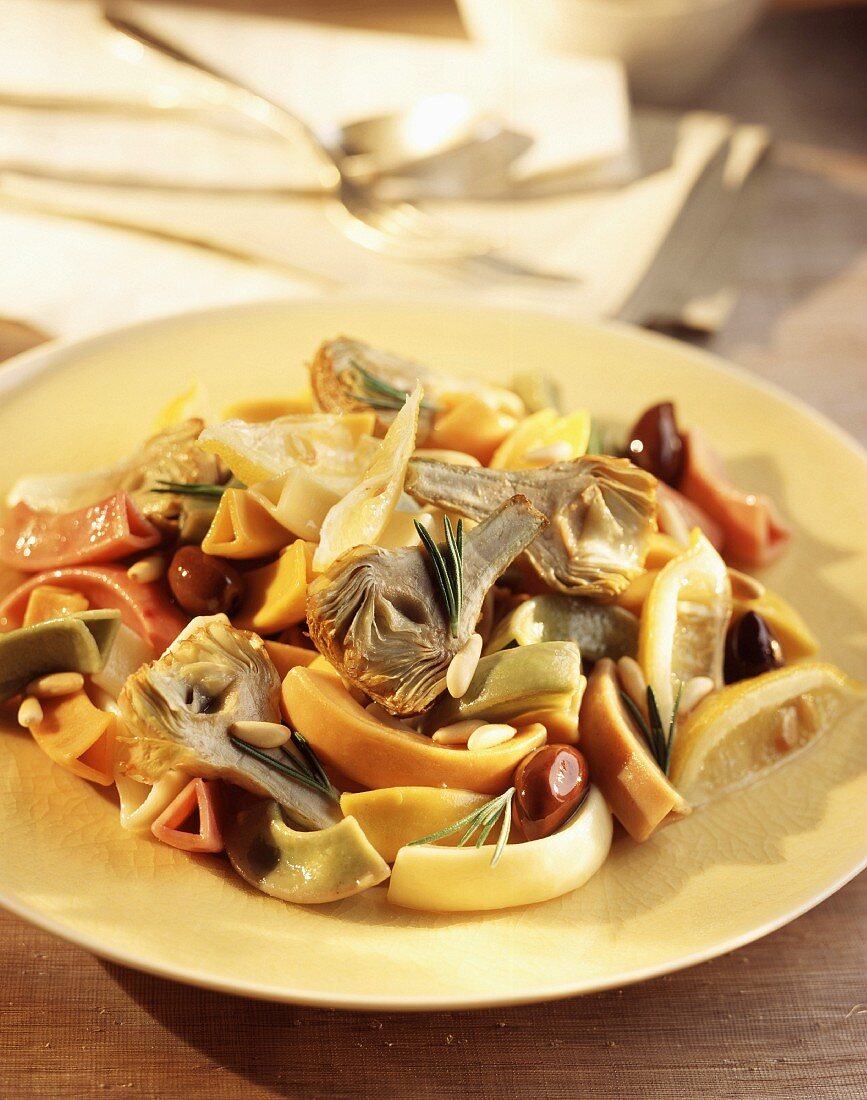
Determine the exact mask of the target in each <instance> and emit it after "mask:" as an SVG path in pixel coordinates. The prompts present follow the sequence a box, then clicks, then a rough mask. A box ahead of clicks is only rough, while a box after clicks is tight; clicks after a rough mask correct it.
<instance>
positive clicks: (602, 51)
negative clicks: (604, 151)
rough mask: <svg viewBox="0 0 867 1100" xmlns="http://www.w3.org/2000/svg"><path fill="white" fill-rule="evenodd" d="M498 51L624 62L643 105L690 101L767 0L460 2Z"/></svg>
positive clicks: (474, 28) (469, 23)
mask: <svg viewBox="0 0 867 1100" xmlns="http://www.w3.org/2000/svg"><path fill="white" fill-rule="evenodd" d="M457 3H458V7H459V9H460V12H461V18H462V19H463V22H464V26H465V27H466V29H467V32H468V33H469V34H470V36H471V37H472V38H474V39H476V40H478V41H480V42H484V43H488V44H490V45H491V46H494V47H497V48H502V49H507V50H510V51H514V50H527V49H531V50H543V51H553V52H557V53H577V54H584V55H591V56H595V57H614V58H618V59H619V60H620V61H622V62H623V64H624V65H625V66H626V70H627V73H628V75H629V82H630V86H631V89H632V93H633V95H634V96H635V98H636V99H638V100H647V101H651V102H656V103H683V102H684V101H685V100H688V99H689V98H690V97H691V96H694V95H695V94H696V93H697V92H698V91H699V90H700V89H701V87H702V86H703V85H704V84H705V83H706V82H707V81H708V79H709V78H710V77H711V76H713V74H714V73H715V72H716V71H717V69H718V68H719V67H720V66H721V65H722V64H723V62H724V61H725V60H726V58H727V57H728V55H729V54H730V53H731V51H732V50H733V49H734V48H735V46H736V45H737V44H738V43H739V42H740V41H741V40H742V39H743V38H744V36H745V35H746V34H747V32H748V31H749V30H750V29H751V28H752V26H753V24H754V23H755V22H756V20H757V18H758V16H759V14H760V13H761V11H762V9H763V7H764V6H765V0H457Z"/></svg>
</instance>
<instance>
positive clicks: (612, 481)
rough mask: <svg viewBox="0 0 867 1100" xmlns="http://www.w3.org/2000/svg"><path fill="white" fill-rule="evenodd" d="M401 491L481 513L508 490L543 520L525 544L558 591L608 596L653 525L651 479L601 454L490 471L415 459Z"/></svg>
mask: <svg viewBox="0 0 867 1100" xmlns="http://www.w3.org/2000/svg"><path fill="white" fill-rule="evenodd" d="M405 489H406V492H407V493H409V495H410V496H412V497H414V498H415V500H417V501H419V502H420V503H422V504H436V505H437V506H438V507H440V508H448V509H451V510H453V511H455V512H458V513H460V514H461V515H464V516H468V517H470V518H471V519H482V518H483V517H484V516H486V515H488V514H489V513H490V512H492V511H493V510H494V508H496V507H497V505H498V504H500V503H501V502H502V501H503V500H507V499H508V498H509V497H511V496H512V495H514V494H515V493H521V494H523V495H524V496H526V497H527V499H528V500H529V501H530V503H531V504H532V505H533V507H534V508H537V509H538V510H539V511H540V512H541V513H542V514H543V515H544V516H546V517H547V518H548V519H549V520H550V524H549V525H548V526H547V527H546V528H545V529H544V530H543V531H542V532H541V533H540V535H539V537H538V538H537V539H536V540H535V542H533V543H532V545H531V546H530V547H529V548H528V550H527V556H528V557H529V559H530V561H531V562H532V564H533V567H534V568H535V570H536V571H537V572H538V574H539V575H540V576H541V577H542V579H543V580H544V581H545V582H546V584H549V585H550V586H551V587H552V588H556V589H558V590H559V591H560V592H567V593H574V594H576V595H581V596H594V597H611V596H616V595H617V594H618V593H619V592H622V591H623V589H624V588H626V586H627V585H628V584H629V582H630V580H631V579H632V578H633V577H636V576H637V575H638V574H639V573H640V572H641V571H642V567H643V564H644V558H645V556H646V554H647V550H648V547H649V544H650V536H651V535H652V534H653V532H654V531H655V530H656V520H655V515H656V479H655V478H654V477H652V476H651V475H650V474H648V473H645V471H644V470H639V469H638V467H637V466H633V465H632V463H631V462H628V461H627V460H626V459H621V458H609V457H608V456H606V455H598V456H585V457H583V458H576V459H574V460H573V461H572V462H558V463H556V464H554V465H552V466H544V467H542V469H539V470H489V469H483V468H478V467H471V466H451V465H448V464H446V463H445V462H434V461H431V460H430V459H418V458H414V459H412V461H411V462H410V464H409V469H408V471H407V477H406V483H405Z"/></svg>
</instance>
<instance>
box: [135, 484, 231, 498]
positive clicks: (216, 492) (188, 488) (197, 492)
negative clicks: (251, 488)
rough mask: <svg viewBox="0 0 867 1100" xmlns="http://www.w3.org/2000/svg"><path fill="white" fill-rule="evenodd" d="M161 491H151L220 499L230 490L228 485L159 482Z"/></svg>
mask: <svg viewBox="0 0 867 1100" xmlns="http://www.w3.org/2000/svg"><path fill="white" fill-rule="evenodd" d="M158 484H159V485H161V486H162V488H161V489H151V492H152V493H174V494H176V495H178V496H190V497H214V498H215V499H219V498H220V497H221V496H222V495H223V493H225V491H226V490H227V489H228V488H229V486H228V485H187V484H186V483H184V482H182V481H159V482H158Z"/></svg>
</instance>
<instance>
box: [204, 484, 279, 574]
mask: <svg viewBox="0 0 867 1100" xmlns="http://www.w3.org/2000/svg"><path fill="white" fill-rule="evenodd" d="M289 538H290V536H289V532H288V531H287V530H286V528H285V527H283V526H281V525H280V524H279V523H278V522H277V521H276V520H275V519H272V517H271V516H270V515H269V514H268V512H267V511H266V509H265V508H264V506H263V505H262V504H261V502H260V501H258V500H257V499H256V498H255V497H254V496H251V495H250V493H248V492H246V490H244V489H227V490H226V491H225V492H224V493H223V495H222V497H221V498H220V503H219V506H218V508H217V512H216V515H215V516H214V518H213V520H212V521H211V526H210V528H209V529H208V533H207V534H206V535H205V537H204V538H203V539H202V549H203V550H204V552H205V553H206V554H215V555H216V556H217V557H220V558H235V559H244V558H264V557H267V556H268V555H269V554H275V553H276V552H277V551H278V550H280V549H281V548H282V547H284V546H285V545H286V543H287V542H289Z"/></svg>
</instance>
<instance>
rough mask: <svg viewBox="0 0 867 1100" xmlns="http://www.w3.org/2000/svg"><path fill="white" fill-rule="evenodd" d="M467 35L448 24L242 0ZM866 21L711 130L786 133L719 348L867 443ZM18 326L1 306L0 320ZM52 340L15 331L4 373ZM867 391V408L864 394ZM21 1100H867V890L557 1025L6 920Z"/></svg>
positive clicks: (771, 31) (823, 21)
mask: <svg viewBox="0 0 867 1100" xmlns="http://www.w3.org/2000/svg"><path fill="white" fill-rule="evenodd" d="M212 3H213V5H214V6H223V7H227V8H228V7H236V8H239V7H246V8H251V7H252V8H255V9H257V10H261V11H268V12H269V13H287V14H292V15H296V16H300V17H304V18H323V19H328V20H329V21H333V22H342V23H346V24H350V25H355V26H375V27H382V28H389V29H396V30H405V31H411V32H419V33H432V34H460V33H461V32H460V26H459V23H458V22H457V17H456V14H455V11H454V8H453V6H452V4H451V2H450V0H427V2H426V3H421V2H418V0H417V2H415V3H408V2H406V0H390V2H389V0H330V2H329V3H325V2H323V0H292V2H283V0H256V2H255V3H253V4H244V3H242V2H241V0H236V2H235V3H232V2H231V0H221V2H220V3H219V4H217V2H216V0H212ZM865 56H867V9H865V8H863V7H861V8H860V9H859V8H846V7H843V8H839V9H836V8H835V9H832V10H828V11H823V12H819V11H816V12H806V13H800V12H799V13H794V12H786V13H782V12H781V13H776V14H774V15H773V16H771V17H769V18H768V20H767V21H766V22H765V24H764V25H763V27H762V28H761V29H760V30H759V32H758V34H757V35H756V36H755V38H754V39H753V40H752V42H751V43H750V44H749V45H748V46H747V47H746V48H745V49H744V50H743V51H742V52H741V53H740V55H739V56H738V57H737V58H736V59H735V60H734V62H733V63H732V64H731V65H730V66H729V68H728V69H727V71H726V72H725V73H723V74H722V75H721V77H720V78H719V79H718V80H717V82H716V84H715V85H714V86H713V87H712V88H711V89H710V90H709V91H708V92H707V94H706V95H705V96H704V98H703V99H702V101H701V103H700V104H698V105H700V106H704V107H708V108H710V109H714V110H724V111H728V112H731V113H732V114H734V115H736V116H737V117H739V118H742V119H744V120H748V121H758V122H765V123H767V124H769V125H770V126H771V127H772V129H773V131H774V133H775V135H776V137H777V139H778V142H777V145H776V147H775V150H774V153H773V156H772V159H771V162H770V164H769V165H768V167H767V169H766V171H765V172H764V174H763V176H762V178H761V180H760V186H759V188H758V190H759V196H758V198H759V202H758V206H757V211H756V214H755V223H754V227H753V231H752V234H751V235H750V238H749V245H748V248H747V251H746V254H745V255H744V257H743V270H742V275H741V285H742V295H741V299H740V303H739V305H738V307H737V309H736V311H735V314H734V316H733V317H732V319H731V321H730V323H729V325H728V326H727V327H726V329H725V331H724V332H722V333H720V334H719V335H717V336H715V337H713V338H712V339H710V340H709V341H708V346H709V347H710V348H712V349H713V350H717V351H719V352H721V353H722V354H724V355H726V356H727V357H728V358H730V359H732V360H734V361H735V362H738V363H740V364H741V365H742V366H744V367H746V368H747V369H748V370H751V371H754V372H756V373H757V374H759V375H761V376H762V377H764V378H768V379H772V380H774V381H775V382H777V383H779V384H780V385H781V386H783V387H784V388H786V389H787V390H789V391H790V392H792V393H795V394H797V395H799V396H800V397H802V398H804V399H806V400H807V401H808V402H809V403H810V404H811V405H813V406H815V407H817V408H819V409H820V410H822V411H823V412H825V413H826V414H827V415H828V416H830V417H831V418H832V419H834V420H836V421H837V422H838V423H839V424H841V425H842V426H843V427H844V428H846V429H847V430H848V431H849V432H851V433H852V434H853V435H855V436H857V437H858V438H860V439H861V440H862V441H865V440H867V386H864V384H863V383H864V379H865V371H864V363H865V362H867V309H865V303H867V113H865V110H864V104H865V103H867V66H864V64H863V59H864V57H865ZM2 314H3V303H2V302H0V318H2ZM42 339H43V336H42V335H41V334H40V333H38V332H34V331H33V330H31V329H28V328H26V327H25V326H22V325H19V324H16V323H15V322H14V321H13V320H11V319H7V320H5V321H4V320H2V319H0V359H2V358H5V357H8V356H10V355H12V354H14V353H15V352H16V351H19V350H23V349H24V348H26V347H29V346H33V345H35V344H38V343H39V342H41V340H42ZM859 382H860V385H859ZM0 966H2V973H3V974H4V975H5V981H4V986H3V992H2V995H0V1008H2V1012H3V1024H4V1026H3V1029H2V1034H0V1096H3V1097H9V1098H14V1100H19V1098H21V1100H24V1098H26V1097H37V1096H39V1097H56V1098H60V1097H76V1098H79V1097H97V1096H106V1095H114V1094H117V1095H121V1096H132V1097H136V1098H138V1097H142V1098H144V1097H160V1098H165V1097H177V1096H184V1097H187V1098H189V1100H194V1098H197V1097H208V1098H210V1100H220V1098H223V1097H235V1096H241V1095H243V1096H244V1097H248V1098H250V1100H258V1098H260V1097H275V1096H276V1097H282V1096H285V1097H295V1096H299V1097H300V1096H304V1097H344V1096H345V1097H350V1096H352V1097H359V1096H360V1097H365V1096H376V1097H401V1098H404V1097H417V1096H418V1097H421V1096H433V1097H464V1096H470V1095H472V1096H526V1097H532V1098H535V1097H542V1096H545V1097H551V1098H558V1097H577V1096H582V1097H583V1096H586V1097H592V1098H593V1100H609V1098H611V1100H615V1098H616V1100H620V1098H623V1097H627V1096H630V1095H631V1094H632V1093H633V1092H635V1091H636V1090H638V1091H640V1093H641V1094H642V1096H643V1097H646V1098H649V1100H669V1098H670V1100H699V1098H704V1097H715V1098H719V1100H735V1098H737V1100H741V1098H757V1100H776V1098H780V1100H783V1098H785V1100H801V1098H803V1100H826V1098H827V1100H831V1098H833V1100H864V1098H865V1097H867V1053H865V1052H867V980H865V976H864V975H865V973H867V876H861V878H859V879H857V880H855V881H854V882H852V883H850V884H849V885H848V886H847V887H845V888H844V889H843V890H841V891H840V892H839V893H838V894H836V895H835V896H834V897H832V898H831V899H829V900H828V901H826V902H825V903H824V904H822V905H821V906H819V907H818V908H817V909H815V910H813V911H812V912H811V913H809V914H807V915H806V916H804V917H802V918H801V919H800V920H798V921H796V922H795V923H794V924H791V925H789V926H788V927H786V928H784V929H781V930H780V931H778V932H776V933H774V934H773V935H771V936H768V937H767V938H765V939H763V940H761V941H759V942H758V943H755V944H753V945H751V946H749V947H746V948H744V949H742V950H740V951H737V952H734V953H732V954H730V955H727V956H725V957H723V958H721V959H718V960H716V961H713V962H710V963H706V964H705V965H703V966H700V967H697V968H694V969H692V970H688V971H684V972H682V973H679V974H674V975H670V976H668V977H665V978H662V979H659V980H657V981H654V982H648V983H646V984H644V985H641V986H635V987H632V988H629V989H624V990H617V991H614V992H610V993H603V994H598V995H595V996H589V997H585V998H582V999H575V1000H571V1001H565V1002H561V1003H557V1004H551V1005H537V1006H533V1007H527V1008H514V1009H508V1010H502V1009H498V1010H491V1011H480V1012H471V1013H466V1014H454V1013H437V1014H427V1015H423V1016H400V1015H396V1014H373V1015H366V1014H360V1013H359V1014H350V1013H344V1012H329V1011H323V1010H312V1009H299V1008H294V1007H291V1006H274V1005H267V1004H262V1003H257V1002H254V1001H246V1000H242V999H240V998H233V997H228V996H224V995H221V994H216V993H211V992H207V991H203V990H196V989H187V988H184V987H182V986H178V985H175V984H173V983H171V982H167V981H164V980H162V979H158V978H153V977H150V976H148V975H143V974H138V973H136V972H133V971H130V970H126V969H124V968H122V967H120V966H117V965H115V964H112V963H107V962H103V961H101V960H98V959H96V958H94V957H93V956H91V955H89V954H87V953H86V952H84V951H82V950H80V949H79V948H76V947H74V946H72V945H69V944H67V943H64V942H62V941H59V940H56V939H54V938H52V937H51V936H49V935H47V934H46V933H43V932H41V931H39V930H37V929H35V928H32V927H30V926H29V925H27V924H25V923H23V922H22V921H20V920H18V919H16V918H14V917H12V916H11V915H9V914H5V913H0Z"/></svg>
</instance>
